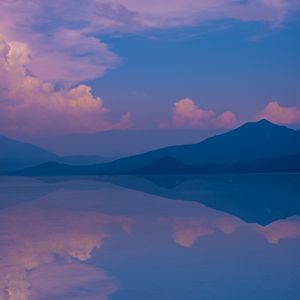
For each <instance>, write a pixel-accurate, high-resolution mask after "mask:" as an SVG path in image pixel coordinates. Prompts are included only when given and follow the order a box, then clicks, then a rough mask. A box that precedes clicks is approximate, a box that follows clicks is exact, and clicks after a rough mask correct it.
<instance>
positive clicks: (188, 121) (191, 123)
mask: <svg viewBox="0 0 300 300" xmlns="http://www.w3.org/2000/svg"><path fill="white" fill-rule="evenodd" d="M261 119H267V120H269V121H271V122H273V123H277V124H299V123H300V109H299V108H297V107H285V106H281V105H280V104H279V103H278V102H276V101H271V102H269V103H268V104H267V105H266V106H265V108H264V109H263V110H262V111H260V112H258V113H256V114H255V115H254V116H251V117H250V120H254V121H257V120H261ZM240 123H241V121H240V120H239V119H238V118H237V116H236V115H235V114H234V113H233V112H232V111H225V112H223V113H221V114H220V115H216V113H215V112H214V111H212V110H205V109H203V108H201V107H199V106H198V105H197V104H196V103H195V101H194V100H192V99H190V98H184V99H181V100H179V101H177V102H175V103H174V106H173V111H172V121H171V122H163V123H161V124H160V127H161V128H199V129H206V128H224V129H230V128H233V127H235V126H237V125H238V124H240Z"/></svg>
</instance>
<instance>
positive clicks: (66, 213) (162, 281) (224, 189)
mask: <svg viewBox="0 0 300 300" xmlns="http://www.w3.org/2000/svg"><path fill="white" fill-rule="evenodd" d="M299 183H300V176H299V175H297V174H295V175H288V174H286V175H278V174H273V175H255V174H253V175H239V176H238V175H210V176H198V177H191V176H190V177H182V176H179V177H177V176H169V177H164V176H160V177H159V176H158V177H157V176H153V177H149V178H138V177H122V176H120V177H113V178H110V177H94V178H92V177H91V178H77V179H75V178H73V179H72V178H56V177H52V178H42V179H41V178H40V179H32V178H22V177H18V178H14V177H11V178H2V180H1V182H0V195H1V197H0V198H1V200H0V208H1V210H0V270H1V272H0V299H1V300H56V299H57V300H58V299H64V300H69V299H70V300H71V299H75V300H76V299H78V300H79V299H80V300H82V299H83V300H85V299H88V300H93V299H95V300H96V299H97V300H127V299H130V300H140V299H143V300H148V299H149V300H150V299H156V300H166V299H174V300H175V299H178V300H179V299H189V300H194V299H195V300H196V299H197V300H198V299H205V300H206V299H207V300H211V299H216V300H218V299H243V300H247V299H249V300H250V299H264V300H268V299H270V300H287V299H288V300H294V299H295V300H296V299H299V298H300V288H299V284H298V283H299V282H298V281H299V278H300V257H299V251H300V239H299V237H300V217H299V213H300V205H299V203H298V202H299V201H298V200H299V199H300V184H299ZM282 203H284V207H285V209H283V208H282V207H283V205H282ZM204 204H205V205H204Z"/></svg>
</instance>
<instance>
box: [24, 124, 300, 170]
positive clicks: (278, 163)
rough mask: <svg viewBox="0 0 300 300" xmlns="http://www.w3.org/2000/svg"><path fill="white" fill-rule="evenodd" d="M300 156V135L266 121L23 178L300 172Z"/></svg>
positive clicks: (44, 167)
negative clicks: (185, 142)
mask: <svg viewBox="0 0 300 300" xmlns="http://www.w3.org/2000/svg"><path fill="white" fill-rule="evenodd" d="M299 154H300V131H299V130H298V131H297V130H293V129H290V128H287V127H285V126H279V125H276V124H273V123H271V122H269V121H267V120H261V121H258V122H255V123H246V124H244V125H242V126H241V127H239V128H237V129H234V130H232V131H229V132H227V133H225V134H222V135H218V136H214V137H211V138H208V139H206V140H204V141H203V142H200V143H198V144H189V145H183V146H173V147H167V148H162V149H159V150H156V151H150V152H146V153H143V154H140V155H135V156H131V157H127V158H123V159H119V160H116V161H113V162H111V163H105V164H95V165H89V166H80V167H75V166H74V167H71V166H61V165H51V166H50V165H49V164H47V165H42V166H38V167H36V168H30V169H27V170H23V171H22V174H23V175H24V174H25V175H26V174H28V175H32V174H35V175H50V174H51V175H98V174H131V173H145V174H146V173H147V172H149V173H150V174H151V173H152V174H154V173H155V172H156V173H158V174H159V173H165V174H172V173H175V174H176V173H180V174H185V173H188V172H190V173H195V172H197V173H214V172H216V173H218V172H224V173H225V172H242V173H247V172H297V170H298V167H296V168H294V167H293V164H296V163H297V164H298V161H299V156H298V155H299ZM49 173H50V174H49Z"/></svg>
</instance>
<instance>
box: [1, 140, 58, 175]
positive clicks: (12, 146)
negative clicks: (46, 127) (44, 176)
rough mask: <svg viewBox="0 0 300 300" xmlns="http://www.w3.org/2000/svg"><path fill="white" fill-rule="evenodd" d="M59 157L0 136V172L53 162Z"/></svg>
mask: <svg viewBox="0 0 300 300" xmlns="http://www.w3.org/2000/svg"><path fill="white" fill-rule="evenodd" d="M57 159H59V157H58V156H57V155H55V154H53V153H50V152H48V151H47V150H44V149H42V148H40V147H37V146H34V145H31V144H27V143H23V142H19V141H16V140H14V139H10V138H7V137H5V136H0V171H4V170H13V169H20V168H24V167H27V166H32V165H36V164H40V163H43V162H46V161H55V160H57Z"/></svg>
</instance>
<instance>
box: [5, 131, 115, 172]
mask: <svg viewBox="0 0 300 300" xmlns="http://www.w3.org/2000/svg"><path fill="white" fill-rule="evenodd" d="M108 161H112V159H109V158H105V157H101V156H97V155H93V156H85V155H74V156H63V157H62V156H58V155H56V154H54V153H51V152H49V151H47V150H45V149H43V148H40V147H38V146H35V145H32V144H29V143H24V142H20V141H17V140H14V139H10V138H7V137H5V136H0V173H5V172H6V171H12V170H18V169H22V168H26V167H31V166H34V165H39V164H42V163H46V162H57V163H65V164H71V165H89V164H100V163H101V164H102V163H105V162H108Z"/></svg>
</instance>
